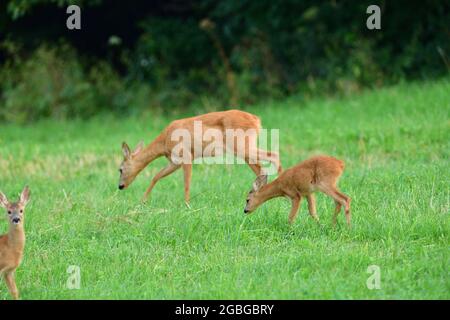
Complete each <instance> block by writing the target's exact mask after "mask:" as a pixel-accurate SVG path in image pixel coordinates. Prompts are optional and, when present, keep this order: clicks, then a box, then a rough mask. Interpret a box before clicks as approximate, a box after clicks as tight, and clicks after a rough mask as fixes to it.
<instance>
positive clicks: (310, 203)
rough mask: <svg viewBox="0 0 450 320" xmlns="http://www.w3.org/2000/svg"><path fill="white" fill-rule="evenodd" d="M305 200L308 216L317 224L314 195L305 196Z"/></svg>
mask: <svg viewBox="0 0 450 320" xmlns="http://www.w3.org/2000/svg"><path fill="white" fill-rule="evenodd" d="M306 199H307V200H308V210H309V214H310V215H311V217H312V218H313V219H314V220H315V221H316V222H319V217H318V216H317V210H316V197H315V196H314V194H312V193H311V194H309V195H307V196H306Z"/></svg>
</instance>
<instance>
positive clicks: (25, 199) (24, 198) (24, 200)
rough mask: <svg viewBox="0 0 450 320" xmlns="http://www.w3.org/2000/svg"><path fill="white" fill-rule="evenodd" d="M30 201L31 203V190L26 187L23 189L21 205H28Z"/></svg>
mask: <svg viewBox="0 0 450 320" xmlns="http://www.w3.org/2000/svg"><path fill="white" fill-rule="evenodd" d="M28 201H30V188H28V186H26V187H25V188H23V191H22V193H21V194H20V203H21V204H22V205H26V204H27V203H28Z"/></svg>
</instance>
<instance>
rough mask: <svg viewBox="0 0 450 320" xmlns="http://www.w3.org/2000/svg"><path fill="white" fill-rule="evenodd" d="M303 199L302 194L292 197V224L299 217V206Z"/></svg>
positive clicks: (290, 217)
mask: <svg viewBox="0 0 450 320" xmlns="http://www.w3.org/2000/svg"><path fill="white" fill-rule="evenodd" d="M301 200H302V197H300V196H297V197H295V198H292V207H291V212H290V213H289V223H290V224H293V223H294V221H295V218H297V213H298V208H299V206H300V202H301Z"/></svg>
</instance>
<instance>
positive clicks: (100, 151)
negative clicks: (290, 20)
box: [0, 80, 450, 299]
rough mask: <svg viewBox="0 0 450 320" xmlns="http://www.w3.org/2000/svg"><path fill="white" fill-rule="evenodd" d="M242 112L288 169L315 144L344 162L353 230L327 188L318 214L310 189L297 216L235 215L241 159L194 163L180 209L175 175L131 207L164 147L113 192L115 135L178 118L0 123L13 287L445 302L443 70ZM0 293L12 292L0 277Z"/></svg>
mask: <svg viewBox="0 0 450 320" xmlns="http://www.w3.org/2000/svg"><path fill="white" fill-rule="evenodd" d="M248 111H250V112H253V113H255V114H258V115H259V116H260V117H261V119H262V121H263V125H264V127H265V128H277V129H280V146H281V148H280V152H281V156H282V162H283V166H284V167H285V168H287V167H290V166H292V165H294V164H296V163H298V162H299V161H301V160H303V159H305V158H307V157H309V156H311V155H314V154H318V153H327V154H330V155H333V156H336V157H339V158H341V159H343V160H345V162H346V171H345V172H344V175H343V177H342V179H341V182H340V187H341V189H342V191H343V192H345V193H346V194H348V195H350V196H351V197H352V199H353V202H352V209H353V228H352V229H351V230H349V229H348V228H347V227H346V225H345V223H344V216H343V214H341V215H340V216H339V225H338V226H337V227H336V228H334V229H333V228H332V227H331V216H332V213H333V207H334V203H333V201H332V200H331V199H329V198H327V197H325V196H323V195H318V197H317V205H318V213H319V217H320V218H321V225H320V226H318V225H316V224H315V223H314V222H313V221H312V219H311V218H310V217H309V214H308V213H307V208H306V202H305V201H304V202H303V203H302V207H301V212H300V213H299V216H298V218H297V221H296V223H295V225H294V226H292V227H290V226H289V225H288V223H287V215H288V211H289V209H290V202H289V201H288V200H286V199H282V198H279V199H274V200H272V201H270V202H268V203H266V204H264V205H263V206H262V207H261V208H260V209H258V210H257V211H256V212H255V213H254V214H253V215H250V216H245V215H244V214H243V208H244V205H245V197H246V194H247V192H248V190H249V189H250V187H251V184H252V182H253V180H254V174H253V173H252V172H251V170H250V169H249V168H248V167H247V166H245V165H196V166H194V169H193V179H192V190H191V196H192V200H191V208H187V207H186V206H185V205H184V201H183V178H182V172H181V171H178V172H176V173H175V174H173V175H172V176H170V177H168V178H166V179H163V180H161V181H160V183H159V184H158V185H157V186H156V187H155V189H154V190H153V193H152V199H151V201H150V202H149V203H147V204H145V205H143V204H141V203H140V198H141V196H142V195H143V193H144V191H145V188H146V187H147V185H148V183H149V181H150V179H151V177H152V176H153V175H154V174H155V173H156V172H157V171H158V170H160V169H161V168H162V167H163V166H164V165H165V163H166V160H164V159H159V160H157V161H155V162H154V163H153V164H151V165H150V166H149V167H148V168H147V169H146V170H145V171H144V172H143V173H142V174H141V175H140V176H139V177H138V178H137V180H136V181H135V182H134V184H133V185H131V186H130V188H129V189H127V190H125V191H119V190H118V189H117V184H118V176H119V174H118V166H119V164H120V161H121V159H122V156H121V150H120V145H121V142H122V141H123V140H126V141H127V142H129V143H130V145H133V146H134V145H136V144H137V142H138V141H139V140H140V139H144V141H145V142H149V141H150V140H151V139H153V138H154V137H155V136H156V134H157V133H158V132H159V131H160V130H161V129H162V128H163V127H164V126H165V125H166V124H168V122H169V121H170V120H172V119H175V118H176V117H180V116H184V115H182V114H172V115H158V114H154V115H152V114H148V115H146V116H145V117H142V118H139V119H137V118H132V119H125V120H118V119H114V118H108V117H102V118H98V119H94V120H90V121H87V122H82V121H72V122H63V123H61V122H59V123H58V122H52V121H44V122H39V123H37V124H34V125H30V126H25V127H24V126H15V125H5V124H2V125H1V126H0V155H1V157H0V189H1V190H2V191H3V192H4V193H6V194H7V195H8V196H9V197H12V195H16V194H18V193H19V192H20V191H21V189H22V187H23V186H24V185H25V184H29V185H30V188H31V191H32V202H31V203H30V205H29V208H28V211H27V217H26V231H27V247H26V252H25V258H24V261H23V264H22V266H21V267H20V268H19V269H18V272H17V283H18V286H19V289H20V290H21V294H22V298H23V299H135V298H138V299H141V298H142V299H204V298H208V299H316V298H325V299H385V298H393V299H412V298H414V299H416V298H417V299H421V298H439V299H449V298H450V274H449V270H450V251H449V249H450V248H449V245H450V241H449V231H450V219H449V218H450V216H449V181H450V162H449V159H450V158H449V156H450V154H449V151H450V143H449V142H450V122H449V118H450V117H449V115H450V82H449V81H448V80H447V81H440V82H435V83H417V84H409V85H406V84H405V85H399V86H396V87H392V88H387V89H383V90H378V91H373V92H365V93H362V94H360V95H358V96H352V97H351V98H342V99H326V98H323V99H317V100H312V101H308V102H303V101H301V100H299V99H298V98H297V99H295V98H292V99H289V100H287V101H284V102H282V103H267V104H265V105H260V106H255V107H252V108H249V109H248ZM186 115H187V114H186ZM6 229H7V224H6V222H5V221H3V220H2V221H1V224H0V233H4V232H6ZM70 265H76V266H79V267H80V270H81V288H80V289H79V290H70V289H68V288H67V286H66V282H67V279H68V276H69V274H68V273H67V268H68V267H69V266H70ZM370 265H377V266H379V267H380V272H381V289H378V290H377V289H375V290H369V289H368V288H367V286H366V281H367V279H368V277H369V276H370V275H371V274H370V273H368V272H367V268H368V267H369V266H370ZM0 299H9V295H8V293H7V290H6V286H5V285H4V284H3V283H1V284H0Z"/></svg>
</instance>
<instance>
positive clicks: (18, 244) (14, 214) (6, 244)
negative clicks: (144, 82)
mask: <svg viewBox="0 0 450 320" xmlns="http://www.w3.org/2000/svg"><path fill="white" fill-rule="evenodd" d="M29 200H30V190H29V189H28V187H25V188H24V189H23V191H22V193H21V195H20V198H19V201H18V202H15V203H11V202H9V201H8V199H7V198H6V196H5V195H4V194H3V193H1V192H0V206H2V207H3V208H5V209H6V211H7V218H8V221H9V232H8V233H7V234H5V235H2V236H0V274H3V276H4V278H5V282H6V285H7V286H8V289H9V292H10V293H11V295H12V297H13V298H14V299H19V291H18V290H17V286H16V281H15V272H16V269H17V268H18V267H19V265H20V263H21V262H22V256H23V249H24V247H25V231H24V227H23V224H24V212H25V206H26V205H27V203H28V201H29Z"/></svg>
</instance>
